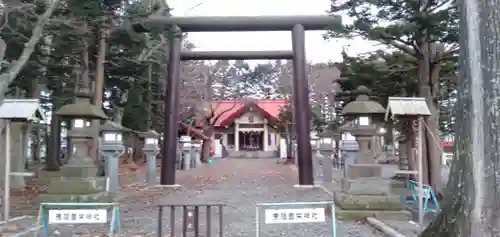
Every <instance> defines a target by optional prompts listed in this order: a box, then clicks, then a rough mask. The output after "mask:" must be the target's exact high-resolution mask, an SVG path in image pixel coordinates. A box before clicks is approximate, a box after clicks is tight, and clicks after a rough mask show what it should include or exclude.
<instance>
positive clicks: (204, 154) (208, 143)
mask: <svg viewBox="0 0 500 237" xmlns="http://www.w3.org/2000/svg"><path fill="white" fill-rule="evenodd" d="M205 126H206V127H205V128H204V129H203V134H204V135H205V136H206V137H207V139H203V142H202V144H201V154H200V160H201V161H202V162H208V159H209V158H210V149H211V147H212V141H213V138H214V128H213V127H212V126H207V125H205Z"/></svg>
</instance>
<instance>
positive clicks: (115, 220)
mask: <svg viewBox="0 0 500 237" xmlns="http://www.w3.org/2000/svg"><path fill="white" fill-rule="evenodd" d="M50 207H57V209H64V208H67V207H70V208H71V207H112V208H111V222H110V223H109V234H108V236H114V234H120V210H119V207H118V203H71V202H60V203H41V204H40V209H39V210H38V220H37V226H40V225H42V226H43V232H44V235H45V237H49V236H50V235H49V217H48V212H49V210H50V209H51V208H50ZM77 209H78V208H77ZM35 236H38V232H36V234H35Z"/></svg>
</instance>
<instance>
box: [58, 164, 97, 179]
mask: <svg viewBox="0 0 500 237" xmlns="http://www.w3.org/2000/svg"><path fill="white" fill-rule="evenodd" d="M98 170H99V169H98V168H97V167H96V166H95V165H93V164H92V165H64V166H63V167H61V170H60V171H59V172H60V174H61V176H62V177H67V178H70V177H75V178H86V177H95V176H96V175H97V172H98Z"/></svg>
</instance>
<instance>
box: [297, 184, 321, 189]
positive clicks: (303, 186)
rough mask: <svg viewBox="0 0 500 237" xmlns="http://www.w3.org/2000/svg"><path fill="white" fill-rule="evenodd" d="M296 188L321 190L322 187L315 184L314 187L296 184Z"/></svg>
mask: <svg viewBox="0 0 500 237" xmlns="http://www.w3.org/2000/svg"><path fill="white" fill-rule="evenodd" d="M293 187H294V188H319V187H321V186H320V185H316V184H313V185H302V184H295V185H293Z"/></svg>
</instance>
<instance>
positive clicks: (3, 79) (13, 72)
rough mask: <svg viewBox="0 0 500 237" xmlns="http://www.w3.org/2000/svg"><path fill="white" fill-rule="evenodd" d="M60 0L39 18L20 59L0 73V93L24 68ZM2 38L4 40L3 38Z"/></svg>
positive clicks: (54, 0) (52, 3) (53, 3)
mask: <svg viewBox="0 0 500 237" xmlns="http://www.w3.org/2000/svg"><path fill="white" fill-rule="evenodd" d="M59 2H60V0H53V1H52V2H51V3H50V5H48V8H47V10H46V11H45V12H44V13H43V15H41V16H40V17H39V18H38V20H37V22H36V25H35V27H34V28H33V31H32V34H31V37H30V40H29V41H28V42H27V43H26V44H25V46H24V49H23V52H22V53H21V56H19V59H18V60H17V61H15V62H13V63H12V64H11V66H10V67H9V69H8V70H7V71H6V72H4V73H2V74H0V95H2V96H3V95H4V94H5V92H6V91H7V89H8V87H9V85H10V84H11V83H12V82H13V81H14V79H15V78H16V77H17V75H18V74H19V72H20V71H21V70H22V69H23V67H24V65H25V64H26V63H27V62H28V60H29V59H30V57H31V54H32V53H33V51H34V50H35V47H36V45H37V43H38V41H39V40H40V39H41V38H42V36H43V30H44V28H45V26H46V25H47V23H48V22H49V19H50V17H51V16H52V13H53V12H54V10H55V9H56V8H57V6H58V5H59ZM0 40H1V41H3V40H2V39H0ZM4 43H5V42H4Z"/></svg>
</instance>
